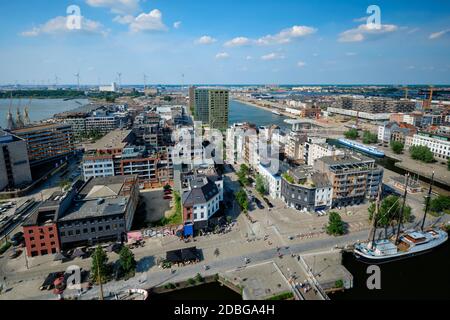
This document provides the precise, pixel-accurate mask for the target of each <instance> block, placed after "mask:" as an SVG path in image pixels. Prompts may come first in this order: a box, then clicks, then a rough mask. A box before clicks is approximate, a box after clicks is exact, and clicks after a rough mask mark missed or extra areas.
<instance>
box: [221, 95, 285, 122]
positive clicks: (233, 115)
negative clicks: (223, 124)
mask: <svg viewBox="0 0 450 320" xmlns="http://www.w3.org/2000/svg"><path fill="white" fill-rule="evenodd" d="M287 119H289V118H288V117H285V116H279V115H276V114H274V113H272V112H269V111H267V110H264V109H261V108H257V107H253V106H251V105H248V104H245V103H241V102H239V101H236V100H231V101H230V114H229V121H228V122H229V124H230V125H232V124H233V123H240V122H250V123H253V124H256V125H257V126H271V125H273V124H275V125H277V126H279V127H280V128H281V129H289V128H290V125H289V124H287V123H285V122H284V120H287Z"/></svg>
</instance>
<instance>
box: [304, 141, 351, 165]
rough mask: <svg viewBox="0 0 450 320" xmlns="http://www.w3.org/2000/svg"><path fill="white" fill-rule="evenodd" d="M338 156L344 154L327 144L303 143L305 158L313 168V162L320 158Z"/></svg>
mask: <svg viewBox="0 0 450 320" xmlns="http://www.w3.org/2000/svg"><path fill="white" fill-rule="evenodd" d="M340 154H344V152H343V151H341V150H339V149H336V148H335V147H333V146H330V145H329V144H327V143H320V144H319V143H310V142H306V143H305V156H306V157H307V163H308V165H309V166H313V165H314V162H315V161H316V160H317V159H320V158H322V157H329V156H337V155H340Z"/></svg>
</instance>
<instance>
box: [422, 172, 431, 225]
mask: <svg viewBox="0 0 450 320" xmlns="http://www.w3.org/2000/svg"><path fill="white" fill-rule="evenodd" d="M433 182H434V171H433V174H432V175H431V182H430V188H429V189H428V195H427V201H426V204H425V214H424V215H423V220H422V227H421V229H422V231H423V228H424V227H425V220H426V219H427V213H428V208H429V207H430V200H431V191H432V189H433Z"/></svg>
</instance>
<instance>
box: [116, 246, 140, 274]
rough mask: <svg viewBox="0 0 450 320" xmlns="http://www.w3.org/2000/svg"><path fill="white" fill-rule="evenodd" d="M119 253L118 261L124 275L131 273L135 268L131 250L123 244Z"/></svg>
mask: <svg viewBox="0 0 450 320" xmlns="http://www.w3.org/2000/svg"><path fill="white" fill-rule="evenodd" d="M119 255H120V258H119V263H120V266H121V268H122V270H123V272H124V273H125V274H126V275H133V274H134V272H135V270H136V260H135V259H134V254H133V252H131V250H130V249H129V248H128V247H126V246H123V247H122V249H121V250H120V253H119Z"/></svg>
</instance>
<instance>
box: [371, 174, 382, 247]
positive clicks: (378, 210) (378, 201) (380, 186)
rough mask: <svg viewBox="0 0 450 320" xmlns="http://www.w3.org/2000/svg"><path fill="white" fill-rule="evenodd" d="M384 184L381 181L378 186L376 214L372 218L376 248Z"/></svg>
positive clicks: (373, 245) (373, 243)
mask: <svg viewBox="0 0 450 320" xmlns="http://www.w3.org/2000/svg"><path fill="white" fill-rule="evenodd" d="M382 185H383V183H380V185H379V186H378V195H377V200H376V202H375V214H374V216H373V218H372V219H373V227H372V229H373V234H372V249H373V248H375V235H376V233H377V223H378V215H379V212H380V198H381V191H382Z"/></svg>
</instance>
